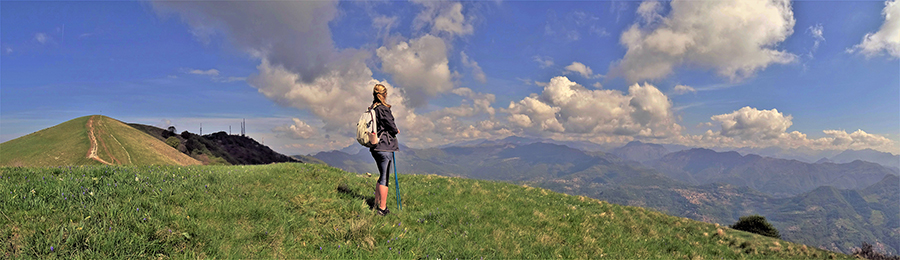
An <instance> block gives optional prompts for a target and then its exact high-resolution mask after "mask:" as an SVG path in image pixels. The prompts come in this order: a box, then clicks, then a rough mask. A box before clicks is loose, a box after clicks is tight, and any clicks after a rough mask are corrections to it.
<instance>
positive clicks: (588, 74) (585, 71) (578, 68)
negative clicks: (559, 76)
mask: <svg viewBox="0 0 900 260" xmlns="http://www.w3.org/2000/svg"><path fill="white" fill-rule="evenodd" d="M565 69H566V73H564V74H568V73H569V72H575V73H578V74H580V75H581V76H582V77H585V78H589V79H590V78H597V77H600V75H594V71H593V70H591V68H590V67H588V66H586V65H584V64H582V63H581V62H577V61H576V62H572V64H570V65H569V66H566V68H565Z"/></svg>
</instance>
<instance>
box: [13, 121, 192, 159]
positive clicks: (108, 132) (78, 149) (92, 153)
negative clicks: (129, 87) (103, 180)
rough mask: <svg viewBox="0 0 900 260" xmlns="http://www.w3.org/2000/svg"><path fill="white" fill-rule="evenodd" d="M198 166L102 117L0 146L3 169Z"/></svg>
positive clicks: (38, 133) (156, 141) (164, 146)
mask: <svg viewBox="0 0 900 260" xmlns="http://www.w3.org/2000/svg"><path fill="white" fill-rule="evenodd" d="M95 164H118V165H195V164H200V162H199V161H197V160H194V159H193V158H190V157H188V156H185V155H184V154H182V153H180V152H178V151H177V150H175V149H173V148H172V147H169V146H168V145H166V144H165V143H163V142H161V141H159V140H157V139H155V138H153V137H151V136H149V135H147V134H145V133H143V132H141V131H138V130H136V129H134V128H131V127H129V126H128V125H126V124H124V123H122V122H120V121H118V120H115V119H112V118H109V117H105V116H101V115H93V116H85V117H79V118H76V119H72V120H69V121H67V122H64V123H62V124H59V125H56V126H53V127H50V128H47V129H43V130H41V131H38V132H35V133H32V134H29V135H26V136H23V137H19V138H16V139H13V140H10V141H7V142H4V143H2V144H0V165H5V166H70V165H95Z"/></svg>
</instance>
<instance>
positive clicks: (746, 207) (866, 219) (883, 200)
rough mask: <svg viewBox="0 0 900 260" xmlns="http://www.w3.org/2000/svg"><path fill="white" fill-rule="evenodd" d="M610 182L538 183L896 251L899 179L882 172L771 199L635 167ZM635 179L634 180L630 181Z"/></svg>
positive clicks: (808, 238)
mask: <svg viewBox="0 0 900 260" xmlns="http://www.w3.org/2000/svg"><path fill="white" fill-rule="evenodd" d="M632 176H642V177H639V178H632V179H630V180H627V181H625V182H620V183H617V184H615V185H610V184H608V183H602V182H597V181H593V180H592V179H591V178H585V177H581V178H580V179H573V178H569V179H556V180H552V181H549V182H545V183H541V184H540V186H542V187H545V188H548V189H551V190H554V191H557V192H564V193H568V194H573V195H585V196H589V197H593V198H597V199H601V200H606V201H609V202H610V203H616V204H622V205H630V206H640V207H649V208H653V209H656V210H659V211H662V212H664V213H666V214H670V215H674V216H680V217H687V218H691V219H695V220H701V221H705V222H710V223H719V224H722V225H730V224H733V223H735V222H736V221H737V220H738V218H740V217H741V216H747V215H751V214H759V215H762V216H765V217H766V218H767V219H768V220H769V222H770V223H772V225H774V226H775V228H776V229H778V230H779V232H780V233H781V235H782V237H783V238H784V239H785V240H787V241H793V242H797V243H802V244H807V245H812V246H815V247H819V248H824V249H828V250H833V251H840V252H844V253H852V249H853V248H854V247H856V246H858V245H859V244H861V243H862V242H867V243H871V244H873V245H875V247H876V249H877V250H879V251H881V252H888V253H891V254H897V253H898V250H900V237H898V236H900V233H898V232H897V230H900V204H898V203H897V200H896V198H897V197H900V185H898V184H900V178H898V177H897V176H895V175H887V176H886V177H885V178H884V179H883V180H881V181H879V182H878V183H876V184H874V185H872V186H870V187H867V188H864V189H862V190H848V189H837V188H834V187H830V186H823V187H819V188H816V189H814V190H812V191H809V192H806V193H803V194H800V195H797V196H794V197H788V198H774V197H772V196H771V195H768V194H765V193H761V192H758V191H756V190H753V189H750V188H748V187H746V186H743V187H740V186H735V185H730V184H718V183H713V184H705V185H699V186H691V185H686V184H681V183H677V182H674V181H671V180H668V179H667V178H664V179H656V180H655V181H653V177H654V176H658V175H653V174H648V172H640V171H639V172H636V173H634V174H632ZM638 179H640V181H636V180H638Z"/></svg>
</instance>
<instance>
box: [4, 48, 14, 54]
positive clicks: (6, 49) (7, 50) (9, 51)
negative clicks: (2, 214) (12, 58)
mask: <svg viewBox="0 0 900 260" xmlns="http://www.w3.org/2000/svg"><path fill="white" fill-rule="evenodd" d="M4 51H6V54H10V53H12V52H13V49H12V48H10V47H6V48H5V49H4Z"/></svg>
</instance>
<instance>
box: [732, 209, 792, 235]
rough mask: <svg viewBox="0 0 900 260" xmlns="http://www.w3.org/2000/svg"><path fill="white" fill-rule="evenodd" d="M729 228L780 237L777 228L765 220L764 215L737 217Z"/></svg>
mask: <svg viewBox="0 0 900 260" xmlns="http://www.w3.org/2000/svg"><path fill="white" fill-rule="evenodd" d="M731 228H733V229H737V230H742V231H747V232H751V233H756V234H760V235H763V236H767V237H774V238H781V235H780V234H778V230H777V229H775V227H773V226H772V224H769V222H768V221H766V217H763V216H760V215H751V216H744V217H741V218H740V219H738V221H737V222H736V223H734V225H731Z"/></svg>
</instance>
